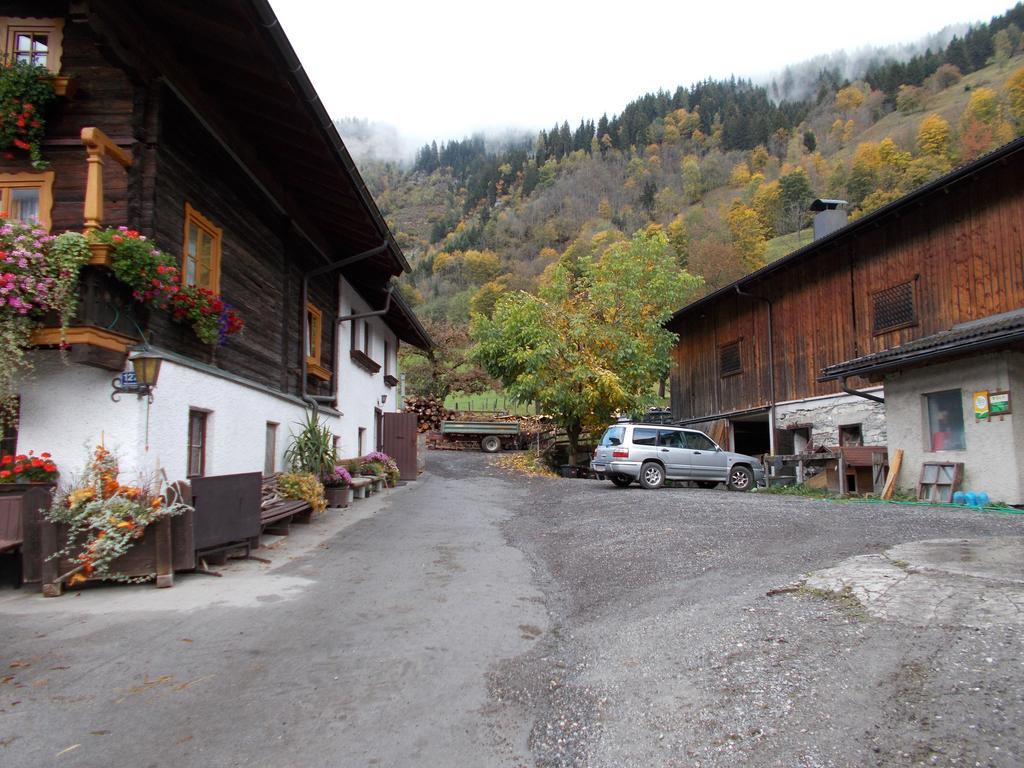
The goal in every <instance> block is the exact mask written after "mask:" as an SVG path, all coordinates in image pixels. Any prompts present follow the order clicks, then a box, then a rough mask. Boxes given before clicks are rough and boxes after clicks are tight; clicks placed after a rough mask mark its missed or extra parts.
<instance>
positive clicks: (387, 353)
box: [383, 339, 391, 376]
mask: <svg viewBox="0 0 1024 768" xmlns="http://www.w3.org/2000/svg"><path fill="white" fill-rule="evenodd" d="M383 365H384V375H385V376H390V375H391V345H390V344H389V343H388V340H387V339H384V361H383Z"/></svg>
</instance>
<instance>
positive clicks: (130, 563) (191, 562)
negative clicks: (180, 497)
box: [40, 514, 195, 597]
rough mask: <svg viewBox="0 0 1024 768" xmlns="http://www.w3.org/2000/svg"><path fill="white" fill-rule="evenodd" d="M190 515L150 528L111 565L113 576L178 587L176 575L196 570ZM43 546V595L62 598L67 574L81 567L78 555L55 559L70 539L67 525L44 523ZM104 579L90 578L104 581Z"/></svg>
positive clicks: (164, 521)
mask: <svg viewBox="0 0 1024 768" xmlns="http://www.w3.org/2000/svg"><path fill="white" fill-rule="evenodd" d="M190 518H191V515H190V514H184V515H179V516H177V517H165V518H163V519H161V520H158V521H157V522H156V523H154V524H153V525H150V526H148V527H147V528H146V530H145V532H144V533H143V535H142V537H141V538H140V539H139V540H138V541H136V542H135V543H134V544H133V545H132V547H131V549H129V550H128V551H127V552H125V553H124V554H123V555H121V557H119V558H117V559H116V560H114V561H113V562H112V563H111V571H112V572H113V573H117V574H120V575H122V576H126V577H128V578H130V579H140V578H144V577H147V576H155V581H156V586H158V587H172V586H174V572H175V571H187V570H192V569H194V568H195V549H194V548H193V546H192V536H191V531H192V520H191V519H190ZM40 528H41V531H40V539H41V543H42V582H43V584H42V592H43V595H44V596H45V597H58V596H60V594H61V593H62V592H63V589H64V580H63V579H62V578H61V577H62V576H63V577H65V578H67V574H69V573H71V572H72V571H74V570H75V568H76V566H77V565H78V559H77V553H74V554H73V555H71V556H62V557H59V558H56V557H55V558H51V555H52V554H53V553H55V552H57V551H59V550H60V549H61V548H62V545H63V543H64V542H65V541H66V539H67V526H66V525H64V524H62V523H54V522H50V521H48V520H41V521H40ZM100 580H101V579H87V581H100Z"/></svg>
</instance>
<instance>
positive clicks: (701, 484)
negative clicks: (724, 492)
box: [697, 480, 718, 488]
mask: <svg viewBox="0 0 1024 768" xmlns="http://www.w3.org/2000/svg"><path fill="white" fill-rule="evenodd" d="M716 485H718V481H717V480H698V481H697V487H698V488H714V487H715V486H716Z"/></svg>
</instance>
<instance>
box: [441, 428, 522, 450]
mask: <svg viewBox="0 0 1024 768" xmlns="http://www.w3.org/2000/svg"><path fill="white" fill-rule="evenodd" d="M441 439H442V440H443V441H445V442H452V443H458V442H471V441H478V442H479V443H480V450H482V451H484V452H485V453H497V452H498V451H500V450H501V449H502V448H518V447H519V422H517V421H443V422H441Z"/></svg>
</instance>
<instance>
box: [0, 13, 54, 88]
mask: <svg viewBox="0 0 1024 768" xmlns="http://www.w3.org/2000/svg"><path fill="white" fill-rule="evenodd" d="M0 27H2V30H3V31H2V34H3V38H4V51H5V53H6V56H5V58H6V59H8V60H14V61H23V62H26V63H28V64H35V65H37V66H42V67H46V68H47V69H48V70H50V71H51V72H52V73H53V74H55V75H56V74H57V73H59V72H60V59H61V54H62V46H63V42H64V19H16V18H4V19H0Z"/></svg>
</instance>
